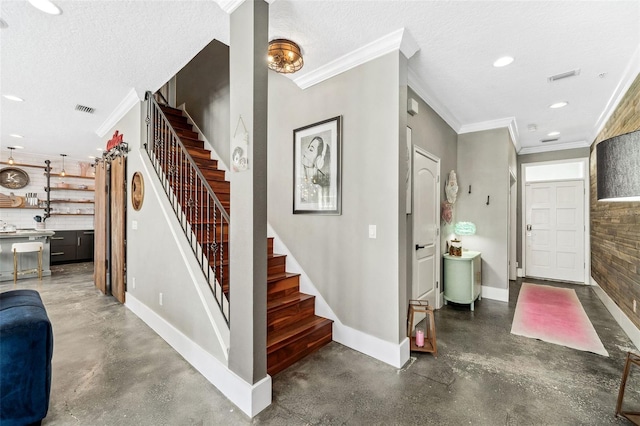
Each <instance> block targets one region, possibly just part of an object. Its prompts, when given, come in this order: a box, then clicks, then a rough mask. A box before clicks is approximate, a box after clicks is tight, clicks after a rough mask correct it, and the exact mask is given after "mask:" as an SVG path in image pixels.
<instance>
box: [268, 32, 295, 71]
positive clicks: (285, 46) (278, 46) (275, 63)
mask: <svg viewBox="0 0 640 426" xmlns="http://www.w3.org/2000/svg"><path fill="white" fill-rule="evenodd" d="M267 61H268V66H269V68H271V69H272V70H274V71H275V72H279V73H283V74H291V73H294V72H296V71H298V70H299V69H301V68H302V66H303V65H304V60H303V59H302V54H301V53H300V47H299V46H298V45H297V44H296V43H294V42H292V41H291V40H286V39H284V38H278V39H275V40H271V41H270V42H269V52H268V56H267Z"/></svg>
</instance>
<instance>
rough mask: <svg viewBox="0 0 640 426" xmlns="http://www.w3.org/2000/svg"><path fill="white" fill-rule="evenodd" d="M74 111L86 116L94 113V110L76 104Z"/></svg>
mask: <svg viewBox="0 0 640 426" xmlns="http://www.w3.org/2000/svg"><path fill="white" fill-rule="evenodd" d="M76 111H80V112H86V113H87V114H93V113H94V112H95V111H96V109H95V108H91V107H88V106H84V105H80V104H78V105H76Z"/></svg>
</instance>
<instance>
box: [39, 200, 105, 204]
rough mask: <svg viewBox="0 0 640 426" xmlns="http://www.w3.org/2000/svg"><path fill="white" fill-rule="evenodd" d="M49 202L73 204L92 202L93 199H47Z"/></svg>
mask: <svg viewBox="0 0 640 426" xmlns="http://www.w3.org/2000/svg"><path fill="white" fill-rule="evenodd" d="M49 202H50V203H52V204H53V203H74V204H78V203H82V204H94V203H95V201H93V200H49Z"/></svg>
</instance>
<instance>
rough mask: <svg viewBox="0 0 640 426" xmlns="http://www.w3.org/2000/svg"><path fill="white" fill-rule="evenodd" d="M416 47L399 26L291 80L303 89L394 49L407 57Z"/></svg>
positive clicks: (404, 30) (409, 36)
mask: <svg viewBox="0 0 640 426" xmlns="http://www.w3.org/2000/svg"><path fill="white" fill-rule="evenodd" d="M417 49H418V44H417V43H416V42H415V40H413V38H412V37H411V35H409V33H408V31H407V30H406V29H404V28H400V29H398V30H396V31H393V32H392V33H389V34H387V35H386V36H383V37H380V38H379V39H377V40H374V41H372V42H371V43H368V44H365V45H364V46H362V47H360V48H358V49H356V50H354V51H351V52H349V53H347V54H345V55H342V56H341V57H339V58H336V59H334V60H333V61H331V62H329V63H327V64H325V65H322V66H321V67H318V68H316V69H314V70H312V71H310V72H308V73H306V74H303V75H301V76H299V77H294V78H292V81H293V82H294V83H295V84H297V85H298V87H300V88H301V89H303V90H304V89H307V88H309V87H311V86H313V85H316V84H318V83H321V82H323V81H325V80H328V79H330V78H332V77H335V76H336V75H338V74H341V73H343V72H345V71H348V70H350V69H352V68H355V67H357V66H359V65H362V64H364V63H366V62H369V61H371V60H373V59H376V58H379V57H381V56H383V55H386V54H387V53H390V52H393V51H396V50H400V51H401V52H402V53H403V54H404V55H405V56H406V57H407V59H409V58H411V56H413V55H414V54H415V53H416V51H417Z"/></svg>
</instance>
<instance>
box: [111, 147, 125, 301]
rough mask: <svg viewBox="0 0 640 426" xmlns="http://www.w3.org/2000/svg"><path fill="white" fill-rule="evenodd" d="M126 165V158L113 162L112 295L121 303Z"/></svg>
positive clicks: (123, 272)
mask: <svg viewBox="0 0 640 426" xmlns="http://www.w3.org/2000/svg"><path fill="white" fill-rule="evenodd" d="M126 164H127V163H126V157H118V158H115V159H114V160H112V161H111V187H110V190H111V191H110V192H111V197H110V198H111V208H110V211H111V294H113V296H114V297H115V298H116V299H118V301H120V303H124V293H125V260H126V253H125V232H126V230H125V224H126V220H125V219H126V217H125V214H126V206H127V194H126V183H127V180H126V179H127V172H126Z"/></svg>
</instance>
